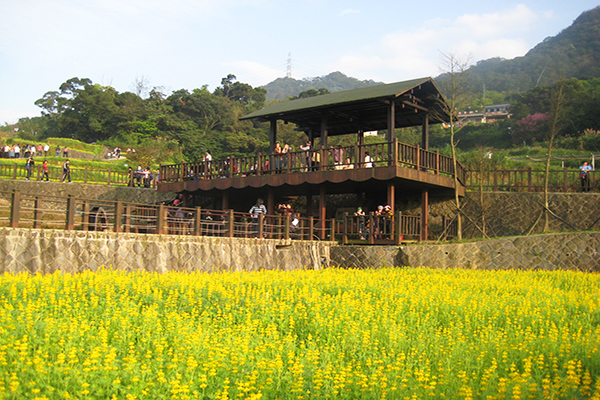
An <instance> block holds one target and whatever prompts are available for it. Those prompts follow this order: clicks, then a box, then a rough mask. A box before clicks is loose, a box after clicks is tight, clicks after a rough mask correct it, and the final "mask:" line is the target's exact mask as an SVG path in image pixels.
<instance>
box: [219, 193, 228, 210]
mask: <svg viewBox="0 0 600 400" xmlns="http://www.w3.org/2000/svg"><path fill="white" fill-rule="evenodd" d="M227 209H229V192H226V191H223V192H222V193H221V210H223V211H225V210H227Z"/></svg>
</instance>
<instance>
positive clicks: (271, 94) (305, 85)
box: [262, 72, 383, 100]
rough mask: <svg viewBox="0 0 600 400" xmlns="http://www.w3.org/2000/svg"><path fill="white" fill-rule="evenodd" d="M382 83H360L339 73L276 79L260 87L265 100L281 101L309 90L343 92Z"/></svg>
mask: <svg viewBox="0 0 600 400" xmlns="http://www.w3.org/2000/svg"><path fill="white" fill-rule="evenodd" d="M382 83H383V82H375V81H372V80H366V81H360V80H358V79H356V78H351V77H349V76H346V75H344V74H342V73H341V72H332V73H330V74H329V75H325V76H318V77H316V78H304V79H302V80H298V79H294V78H287V77H286V78H277V79H275V80H274V81H273V82H271V83H268V84H266V85H265V86H262V87H263V88H264V89H266V90H267V98H269V99H276V100H283V99H286V98H288V97H290V96H297V95H298V94H300V92H305V91H307V90H310V89H316V90H318V89H321V88H325V89H327V90H329V91H330V92H332V93H333V92H341V91H343V90H350V89H358V88H363V87H367V86H376V85H381V84H382Z"/></svg>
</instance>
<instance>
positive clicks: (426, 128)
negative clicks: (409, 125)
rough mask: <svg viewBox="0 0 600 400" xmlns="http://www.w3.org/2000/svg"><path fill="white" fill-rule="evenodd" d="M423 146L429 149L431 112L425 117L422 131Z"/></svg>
mask: <svg viewBox="0 0 600 400" xmlns="http://www.w3.org/2000/svg"><path fill="white" fill-rule="evenodd" d="M421 147H422V148H423V149H425V150H429V114H425V116H424V117H423V129H422V131H421Z"/></svg>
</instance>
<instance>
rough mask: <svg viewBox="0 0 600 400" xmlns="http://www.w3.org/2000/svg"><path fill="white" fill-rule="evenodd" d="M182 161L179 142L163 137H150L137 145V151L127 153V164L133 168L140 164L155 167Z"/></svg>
mask: <svg viewBox="0 0 600 400" xmlns="http://www.w3.org/2000/svg"><path fill="white" fill-rule="evenodd" d="M181 161H183V159H182V157H181V151H180V149H179V144H178V143H177V142H176V141H174V140H169V139H165V138H161V137H158V138H152V139H148V140H146V141H144V142H143V143H142V144H141V145H140V146H138V147H136V151H135V153H128V154H127V164H128V165H129V166H131V167H132V168H134V166H136V165H140V166H142V167H150V168H152V169H155V168H157V167H158V166H160V164H171V163H176V162H181ZM134 169H135V168H134Z"/></svg>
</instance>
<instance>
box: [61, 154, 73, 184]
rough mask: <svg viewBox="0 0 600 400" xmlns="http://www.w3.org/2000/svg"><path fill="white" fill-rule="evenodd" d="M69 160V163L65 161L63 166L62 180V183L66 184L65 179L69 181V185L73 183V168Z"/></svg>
mask: <svg viewBox="0 0 600 400" xmlns="http://www.w3.org/2000/svg"><path fill="white" fill-rule="evenodd" d="M69 164H70V163H69V159H68V158H67V161H65V163H64V164H63V166H62V172H63V174H62V178H61V179H60V181H61V182H64V181H65V179H68V180H69V183H71V166H70V165H69Z"/></svg>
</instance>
